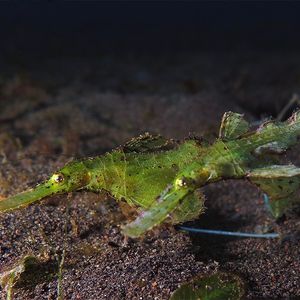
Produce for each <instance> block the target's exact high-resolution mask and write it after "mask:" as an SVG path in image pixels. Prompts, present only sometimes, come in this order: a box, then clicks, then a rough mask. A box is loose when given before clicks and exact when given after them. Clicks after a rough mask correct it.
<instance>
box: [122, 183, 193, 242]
mask: <svg viewBox="0 0 300 300" xmlns="http://www.w3.org/2000/svg"><path fill="white" fill-rule="evenodd" d="M187 194H189V190H188V189H176V188H175V187H173V186H171V187H168V188H167V189H166V190H165V191H164V192H163V193H162V195H161V196H160V197H159V198H158V200H157V201H156V202H155V203H154V204H152V206H150V208H149V209H147V210H144V211H142V212H141V213H140V215H139V216H138V217H137V218H136V219H135V220H134V221H133V222H131V223H129V224H127V225H126V226H124V228H123V233H124V235H126V236H129V237H139V236H141V235H142V234H143V233H145V232H146V231H147V230H150V229H151V228H153V227H154V226H156V225H158V224H160V223H161V222H163V221H164V220H165V219H166V218H167V217H168V216H169V214H170V213H172V212H173V211H174V210H175V208H176V207H177V205H178V204H179V202H180V201H181V200H182V199H184V197H185V196H186V195H187Z"/></svg>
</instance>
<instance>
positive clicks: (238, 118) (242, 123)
mask: <svg viewBox="0 0 300 300" xmlns="http://www.w3.org/2000/svg"><path fill="white" fill-rule="evenodd" d="M248 130H249V123H248V122H247V121H246V120H244V118H243V115H242V114H238V113H234V112H231V111H228V112H225V113H224V115H223V118H222V122H221V126H220V131H219V138H220V139H222V140H224V141H229V140H234V139H236V138H238V137H239V136H241V135H242V134H244V133H246V132H247V131H248Z"/></svg>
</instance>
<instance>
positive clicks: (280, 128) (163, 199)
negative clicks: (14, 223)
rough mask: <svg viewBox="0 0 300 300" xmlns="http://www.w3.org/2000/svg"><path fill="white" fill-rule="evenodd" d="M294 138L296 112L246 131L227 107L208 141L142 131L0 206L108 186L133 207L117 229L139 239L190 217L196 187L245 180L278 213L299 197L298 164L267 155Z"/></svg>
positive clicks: (200, 203) (200, 201) (199, 208)
mask: <svg viewBox="0 0 300 300" xmlns="http://www.w3.org/2000/svg"><path fill="white" fill-rule="evenodd" d="M298 136H300V111H297V112H295V113H294V114H293V115H292V116H291V117H290V119H288V120H287V121H285V122H275V121H268V122H266V123H264V124H262V125H261V126H260V127H259V128H258V129H257V130H255V131H249V124H248V122H246V121H245V120H244V119H243V115H241V114H238V113H233V112H226V113H225V114H224V116H223V119H222V123H221V127H220V132H219V138H217V139H216V141H215V142H214V143H213V144H212V145H205V144H201V142H200V141H198V140H195V139H189V140H185V141H183V142H181V143H177V142H175V141H173V140H167V139H164V138H162V137H161V136H151V135H150V134H145V135H141V136H139V137H137V138H134V139H132V140H130V141H129V142H127V143H126V144H125V145H124V146H123V147H119V148H117V149H115V150H113V151H111V152H109V153H106V154H104V155H102V156H97V157H94V158H87V159H81V160H75V161H72V162H69V163H67V164H66V165H65V166H64V167H63V168H62V169H61V170H59V171H58V172H57V173H55V174H53V175H52V176H51V177H50V179H49V180H47V181H45V182H43V183H41V184H39V185H38V186H37V187H35V188H33V189H31V190H28V191H25V192H23V193H20V194H17V195H15V196H12V197H9V198H6V199H4V200H2V201H0V212H6V211H10V210H14V209H18V208H21V207H24V206H26V205H28V204H31V203H33V202H35V201H37V200H40V199H42V198H44V197H46V196H51V195H54V194H61V193H67V192H71V191H76V190H81V189H85V190H88V191H93V192H100V191H106V192H109V193H110V194H111V195H112V196H113V197H114V198H116V199H117V200H123V201H126V202H127V203H128V204H129V205H130V206H131V207H135V208H137V209H138V211H139V215H138V216H137V218H136V219H135V220H134V221H133V222H131V223H129V224H127V225H125V226H124V227H123V233H124V234H125V235H126V236H130V237H139V236H141V235H142V234H143V233H145V232H146V231H147V230H149V229H151V228H153V227H154V226H156V225H159V224H161V223H162V222H165V221H169V222H171V223H173V224H178V223H183V222H185V221H188V220H192V219H195V218H196V217H198V215H199V214H200V213H201V212H203V208H204V195H203V194H202V193H201V191H200V190H199V188H201V187H202V186H204V185H207V184H210V183H213V182H216V181H220V180H224V179H246V180H249V181H250V182H252V183H254V184H255V185H257V186H258V187H259V188H260V189H261V190H262V191H263V192H265V193H266V194H267V195H268V196H269V197H270V199H271V202H270V207H271V210H272V213H273V215H274V216H275V217H276V218H278V217H280V216H281V215H282V214H283V213H285V212H286V210H288V209H290V208H291V207H292V206H293V205H295V204H296V203H297V202H298V203H299V202H300V201H299V199H298V198H297V197H296V191H297V190H298V188H299V187H300V168H297V167H296V166H294V165H274V164H273V163H272V161H274V160H273V159H272V160H270V159H268V154H280V153H283V152H284V151H285V150H286V149H287V148H288V147H290V146H292V145H294V144H295V143H296V142H297V137H298Z"/></svg>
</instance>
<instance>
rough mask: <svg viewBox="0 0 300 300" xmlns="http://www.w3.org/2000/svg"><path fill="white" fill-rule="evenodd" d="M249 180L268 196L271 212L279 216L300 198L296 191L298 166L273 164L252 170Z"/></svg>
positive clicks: (298, 173)
mask: <svg viewBox="0 0 300 300" xmlns="http://www.w3.org/2000/svg"><path fill="white" fill-rule="evenodd" d="M247 176H248V178H249V180H250V181H251V182H252V183H254V184H256V185H257V186H258V187H259V188H260V189H261V190H262V191H264V192H265V193H266V194H267V195H268V196H269V197H270V206H271V210H272V211H271V212H272V214H273V215H274V217H276V218H279V217H280V216H282V214H283V213H284V212H285V211H286V210H288V209H290V208H291V207H293V206H294V205H295V204H296V202H298V203H300V198H299V197H297V195H296V192H297V190H298V189H299V188H300V168H297V167H296V166H294V165H287V166H281V165H273V166H270V167H265V168H259V169H255V170H253V171H252V172H251V173H249V174H248V175H247Z"/></svg>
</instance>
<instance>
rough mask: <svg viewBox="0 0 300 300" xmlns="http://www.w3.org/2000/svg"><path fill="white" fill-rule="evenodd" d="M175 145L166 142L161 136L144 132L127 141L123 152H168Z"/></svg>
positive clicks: (170, 141) (172, 142)
mask: <svg viewBox="0 0 300 300" xmlns="http://www.w3.org/2000/svg"><path fill="white" fill-rule="evenodd" d="M175 145H176V143H175V142H174V141H172V140H168V139H166V138H164V137H162V136H161V135H151V134H150V133H148V132H146V133H144V134H142V135H140V136H138V137H135V138H133V139H131V140H130V141H128V142H127V143H126V144H125V145H124V146H123V151H124V152H125V153H128V152H138V153H141V152H153V151H159V150H168V149H172V148H174V147H175Z"/></svg>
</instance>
